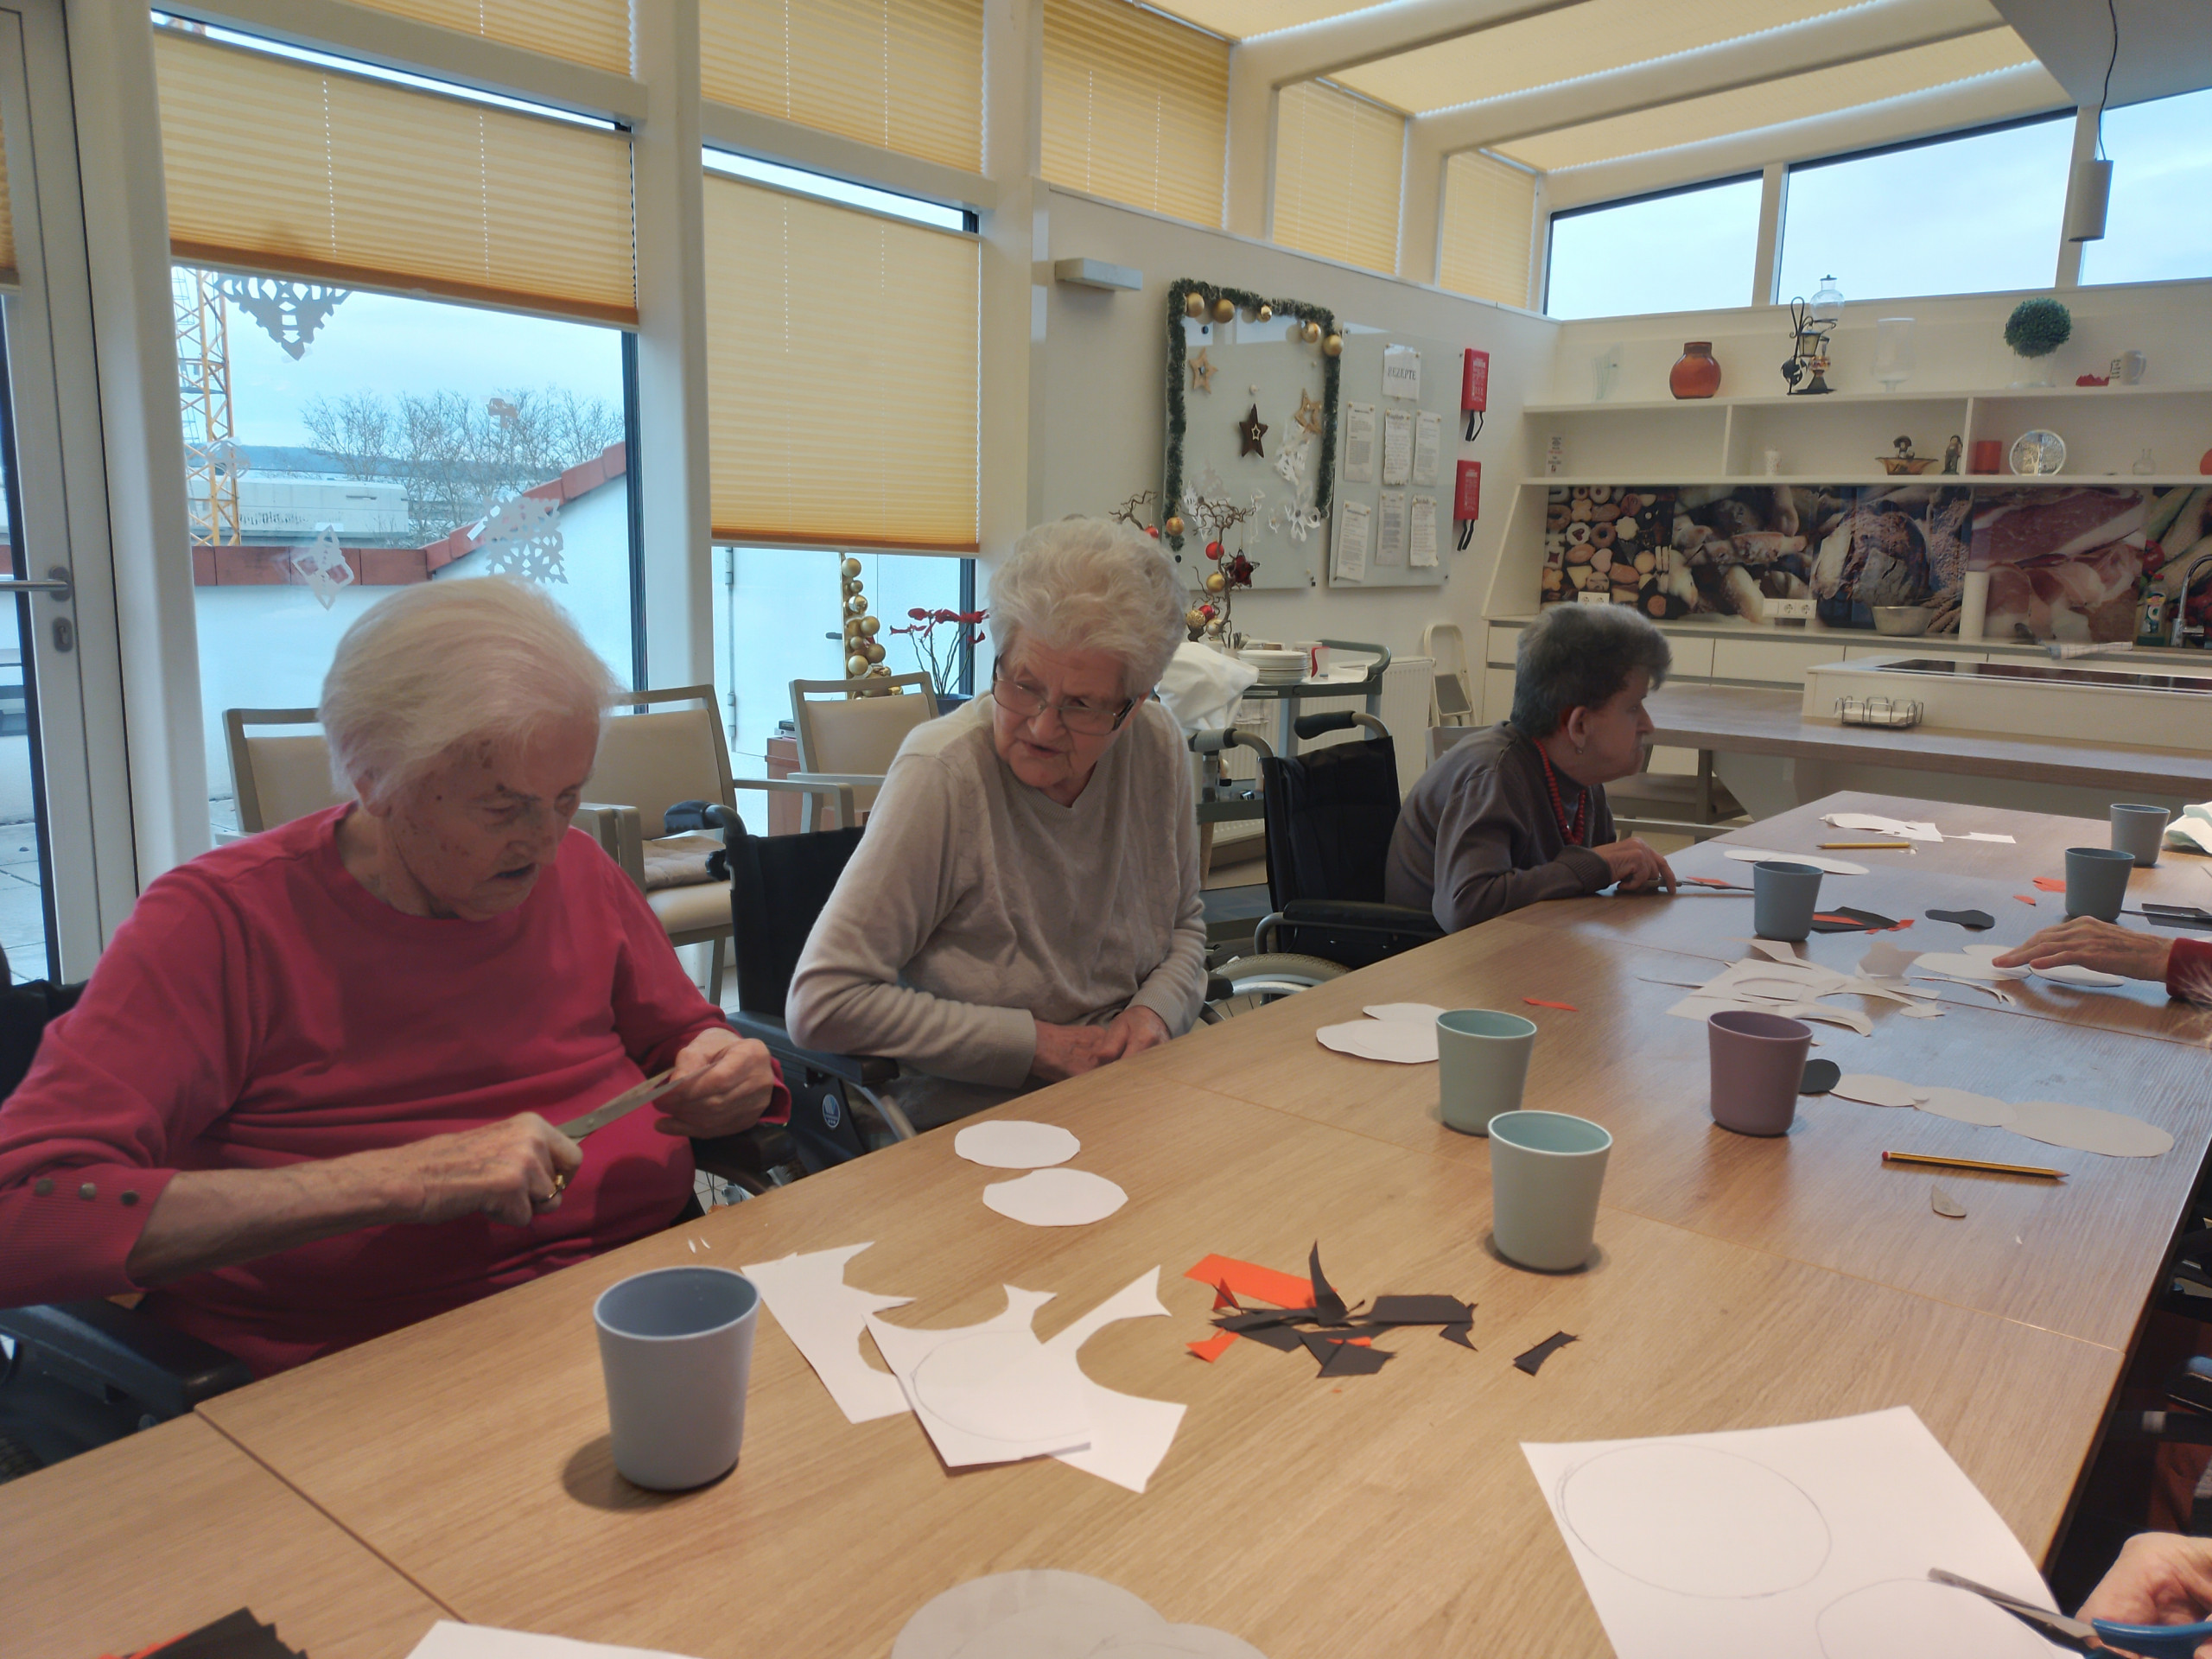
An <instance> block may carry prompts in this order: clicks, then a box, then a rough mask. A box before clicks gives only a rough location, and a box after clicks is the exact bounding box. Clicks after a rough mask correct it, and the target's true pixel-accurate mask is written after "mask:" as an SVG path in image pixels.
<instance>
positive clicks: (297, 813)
mask: <svg viewBox="0 0 2212 1659" xmlns="http://www.w3.org/2000/svg"><path fill="white" fill-rule="evenodd" d="M249 726H257V727H263V728H267V727H271V726H314V727H316V728H318V729H317V730H315V731H313V732H288V733H283V734H262V735H251V734H248V732H247V730H246V728H248V727H249ZM320 727H321V721H319V720H318V718H317V717H316V715H315V710H314V709H224V710H223V734H224V735H225V737H226V739H227V740H228V741H229V745H230V751H231V783H232V788H233V789H234V790H235V791H236V792H237V795H238V829H239V831H240V833H241V834H244V835H249V836H252V835H258V834H259V833H260V832H261V831H262V830H264V829H274V828H275V827H276V826H277V825H278V824H280V823H290V822H291V821H292V820H293V819H294V818H303V817H307V815H308V813H310V812H320V811H321V810H322V809H323V808H325V807H326V806H336V805H337V804H339V803H340V801H343V800H345V799H346V798H347V797H346V793H345V791H342V790H340V788H339V787H338V785H335V784H334V783H333V782H331V780H330V746H329V745H328V744H327V743H326V742H324V741H323V736H322V733H321V729H320Z"/></svg>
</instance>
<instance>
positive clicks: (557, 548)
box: [476, 495, 569, 583]
mask: <svg viewBox="0 0 2212 1659" xmlns="http://www.w3.org/2000/svg"><path fill="white" fill-rule="evenodd" d="M476 533H477V545H478V547H479V548H480V550H481V551H482V552H483V554H484V573H485V575H493V576H520V577H521V578H522V579H523V580H524V581H525V582H541V583H543V582H566V581H568V579H569V568H568V566H567V564H566V563H564V562H563V559H562V557H561V550H562V546H563V537H562V534H561V509H560V506H559V505H558V504H557V503H556V502H552V501H548V500H546V499H544V498H543V496H537V495H511V496H509V497H507V498H506V499H505V500H503V501H501V502H499V504H498V505H495V506H494V507H493V509H492V511H491V512H488V513H486V514H485V515H484V519H483V522H482V524H480V525H479V526H478V528H477V532H476Z"/></svg>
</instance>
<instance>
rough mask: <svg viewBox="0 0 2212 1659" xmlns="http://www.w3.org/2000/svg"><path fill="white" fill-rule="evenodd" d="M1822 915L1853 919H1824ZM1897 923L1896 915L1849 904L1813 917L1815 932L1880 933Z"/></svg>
mask: <svg viewBox="0 0 2212 1659" xmlns="http://www.w3.org/2000/svg"><path fill="white" fill-rule="evenodd" d="M1822 916H1847V917H1849V918H1851V919H1850V920H1849V921H1834V922H1831V921H1823V920H1821V917H1822ZM1896 925H1897V918H1896V917H1894V916H1882V915H1878V914H1876V913H1875V912H1873V911H1871V910H1855V909H1853V907H1852V906H1849V905H1838V906H1835V908H1834V909H1833V910H1826V911H1822V912H1821V915H1820V916H1815V917H1814V918H1813V931H1814V932H1815V933H1878V932H1881V931H1884V930H1885V929H1887V928H1892V927H1895V926H1896Z"/></svg>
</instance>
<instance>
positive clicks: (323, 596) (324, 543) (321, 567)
mask: <svg viewBox="0 0 2212 1659" xmlns="http://www.w3.org/2000/svg"><path fill="white" fill-rule="evenodd" d="M287 563H289V564H290V565H291V567H292V569H295V570H296V571H298V572H299V574H300V576H301V578H302V580H303V581H304V582H306V583H307V585H308V592H309V593H311V594H314V595H315V598H316V600H317V601H319V602H320V603H321V606H322V608H323V609H324V610H326V611H327V610H328V609H329V608H330V607H332V606H333V605H334V604H336V603H337V602H338V595H339V594H341V593H343V592H344V591H345V590H346V588H351V587H352V586H353V583H354V582H356V581H358V580H359V578H358V577H356V576H355V575H353V566H352V565H350V564H348V563H346V555H345V554H344V553H343V552H341V551H340V550H339V546H338V526H337V525H335V524H317V525H316V526H315V540H313V541H311V542H309V543H308V544H307V545H306V546H305V547H296V548H294V549H293V550H292V554H291V557H290V558H289V560H288V561H287Z"/></svg>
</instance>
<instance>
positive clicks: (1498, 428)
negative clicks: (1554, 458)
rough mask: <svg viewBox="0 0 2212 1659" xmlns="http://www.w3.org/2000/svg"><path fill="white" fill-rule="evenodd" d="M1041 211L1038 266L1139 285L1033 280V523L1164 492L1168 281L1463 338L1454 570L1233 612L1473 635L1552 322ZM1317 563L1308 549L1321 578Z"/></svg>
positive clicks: (1295, 262) (1251, 622) (1402, 632)
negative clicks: (1472, 440)
mask: <svg viewBox="0 0 2212 1659" xmlns="http://www.w3.org/2000/svg"><path fill="white" fill-rule="evenodd" d="M1040 211H1041V212H1042V213H1043V214H1044V215H1046V218H1047V220H1048V223H1047V226H1046V228H1047V230H1048V232H1049V238H1048V239H1049V252H1045V251H1043V250H1040V253H1043V257H1045V258H1046V260H1047V261H1051V260H1058V259H1071V258H1079V257H1090V258H1094V259H1103V260H1107V261H1109V262H1111V263H1113V264H1120V265H1134V266H1136V267H1138V268H1139V269H1141V270H1142V271H1143V272H1144V282H1145V285H1144V291H1143V292H1142V293H1141V294H1140V293H1130V292H1122V293H1109V292H1107V291H1105V290H1103V289H1090V288H1078V287H1075V286H1072V285H1071V284H1068V283H1053V282H1052V279H1051V266H1050V264H1049V263H1047V264H1045V265H1044V266H1042V267H1041V274H1040V275H1039V277H1038V279H1037V280H1038V281H1039V283H1042V284H1045V285H1046V295H1047V298H1046V305H1045V311H1044V322H1043V330H1042V337H1041V338H1040V339H1039V340H1037V341H1036V343H1035V346H1034V347H1033V349H1034V350H1035V352H1036V353H1037V354H1038V356H1039V359H1040V360H1041V365H1042V372H1041V373H1039V375H1038V376H1037V377H1035V378H1036V381H1037V383H1038V384H1039V385H1041V387H1042V400H1041V402H1040V403H1039V405H1038V407H1037V408H1036V410H1035V411H1034V417H1033V426H1032V431H1031V435H1030V465H1031V473H1032V476H1031V501H1032V515H1031V516H1032V518H1033V519H1039V520H1041V519H1047V518H1059V517H1062V516H1063V515H1065V514H1067V513H1071V512H1092V513H1096V512H1105V511H1107V510H1108V509H1109V508H1110V507H1113V506H1115V505H1118V504H1119V503H1120V502H1121V501H1122V499H1124V498H1126V497H1128V496H1129V495H1131V494H1133V493H1135V492H1137V491H1139V490H1142V489H1147V488H1150V489H1154V490H1157V489H1158V488H1159V487H1160V474H1161V471H1162V460H1163V455H1164V446H1165V444H1166V380H1165V378H1164V373H1165V363H1166V358H1165V353H1166V343H1165V342H1166V315H1167V313H1166V306H1167V288H1168V284H1169V283H1172V282H1173V281H1174V280H1175V279H1177V278H1178V277H1195V278H1198V279H1199V280H1202V281H1208V282H1214V283H1224V284H1227V285H1229V286H1231V287H1241V288H1249V289H1255V290H1257V291H1259V292H1261V293H1265V294H1278V295H1282V296H1287V297H1291V298H1296V299H1302V300H1306V301H1310V302H1313V303H1315V304H1319V305H1325V306H1328V307H1330V308H1332V310H1334V311H1335V313H1336V314H1337V316H1338V319H1339V320H1340V321H1344V322H1349V323H1363V324H1367V325H1370V326H1371V327H1382V328H1401V329H1404V330H1405V331H1407V332H1408V333H1409V334H1421V335H1424V336H1427V338H1430V339H1439V340H1457V341H1459V342H1460V343H1462V344H1464V345H1467V346H1478V347H1480V348H1482V349H1483V350H1485V351H1487V352H1489V353H1490V354H1491V372H1490V410H1489V415H1488V417H1487V422H1486V424H1485V426H1484V432H1483V436H1482V438H1481V440H1480V441H1479V442H1478V443H1477V444H1476V445H1475V446H1474V447H1473V448H1471V449H1462V450H1460V451H1459V453H1460V454H1463V455H1466V456H1469V457H1471V458H1472V459H1475V460H1478V461H1481V462H1482V463H1483V486H1484V487H1483V516H1482V518H1481V520H1480V521H1479V522H1478V524H1477V527H1476V531H1475V537H1474V541H1473V543H1472V545H1471V547H1470V548H1469V549H1468V550H1467V551H1466V552H1465V553H1460V552H1458V551H1456V550H1454V549H1453V547H1452V544H1451V543H1446V548H1445V550H1443V552H1442V554H1441V557H1442V558H1443V559H1444V560H1445V561H1446V563H1447V567H1448V569H1449V570H1450V572H1451V575H1450V579H1449V580H1448V581H1447V582H1446V583H1445V584H1444V585H1443V586H1442V587H1441V588H1383V589H1377V590H1376V591H1374V592H1360V591H1357V590H1356V589H1346V588H1330V587H1328V586H1326V585H1325V579H1324V585H1322V586H1319V587H1316V588H1308V589H1306V590H1304V591H1302V592H1300V591H1280V590H1259V591H1255V592H1249V593H1244V594H1239V595H1238V596H1237V599H1236V620H1237V625H1238V626H1239V627H1241V628H1243V629H1244V630H1245V631H1246V632H1254V633H1258V634H1260V635H1262V636H1263V637H1268V638H1281V639H1313V638H1318V637H1320V636H1324V635H1326V636H1328V637H1331V638H1334V639H1373V640H1377V641H1380V642H1381V643H1382V644H1383V645H1388V646H1389V647H1390V648H1391V649H1392V650H1393V651H1394V652H1399V653H1401V654H1410V653H1412V652H1415V651H1417V650H1418V649H1419V648H1420V645H1421V628H1422V626H1424V625H1425V624H1427V623H1428V622H1431V621H1434V620H1453V621H1457V622H1459V624H1460V626H1462V627H1464V628H1465V629H1466V630H1467V631H1468V637H1469V640H1470V644H1471V645H1473V644H1474V643H1475V641H1476V640H1477V639H1478V634H1477V629H1478V626H1479V623H1480V621H1481V616H1482V600H1483V593H1484V588H1486V587H1487V585H1488V583H1489V580H1490V568H1491V563H1492V562H1493V561H1494V560H1495V559H1496V557H1497V541H1498V532H1499V531H1500V529H1501V528H1502V526H1503V524H1504V519H1505V505H1506V502H1507V500H1508V499H1509V498H1510V486H1511V483H1512V482H1513V480H1514V478H1515V477H1516V475H1517V468H1518V465H1519V452H1518V446H1517V439H1518V435H1519V431H1520V426H1521V420H1520V410H1521V404H1522V401H1523V400H1524V398H1526V397H1529V396H1530V395H1531V391H1532V387H1533V388H1534V389H1535V391H1542V390H1544V389H1545V388H1547V387H1548V385H1549V384H1550V378H1551V359H1552V340H1553V338H1554V335H1555V334H1557V333H1558V331H1559V327H1560V325H1559V324H1557V323H1555V322H1553V321H1550V320H1549V319H1548V318H1545V317H1539V316H1535V315H1530V314H1529V313H1528V312H1524V311H1515V310H1510V309H1509V308H1505V307H1503V306H1498V305H1493V304H1491V303H1489V302H1486V301H1482V300H1471V299H1466V298H1463V297H1461V296H1458V295H1453V294H1446V293H1445V292H1443V291H1442V290H1441V289H1434V288H1427V287H1422V286H1421V285H1418V284H1415V283H1407V282H1402V281H1400V280H1399V279H1398V278H1396V277H1384V276H1380V275H1376V274H1375V273H1372V272H1368V271H1361V270H1354V269H1352V268H1351V267H1350V266H1348V265H1341V264H1336V263H1334V262H1332V261H1330V260H1325V259H1316V258H1313V257H1310V256H1308V255H1305V254H1300V253H1294V252H1292V251H1289V250H1288V249H1286V248H1278V247H1274V246H1271V245H1268V244H1267V243H1264V242H1255V241H1250V240H1248V239H1247V238H1243V237H1237V236H1231V235H1229V234H1227V233H1226V232H1219V231H1211V230H1205V229H1203V228H1201V227H1199V226H1194V225H1188V224H1184V223H1181V222H1179V221H1178V220H1174V219H1163V218H1160V217H1159V216H1158V215H1156V214H1153V213H1143V212H1141V211H1139V210H1137V209H1135V208H1128V207H1115V206H1111V205H1109V204H1108V203H1104V202H1101V201H1096V200H1092V199H1090V198H1088V197H1084V196H1079V195H1075V194H1071V193H1069V192H1067V191H1064V190H1058V189H1052V190H1048V191H1046V193H1045V196H1044V200H1043V207H1042V208H1041V210H1040ZM1778 356H1779V353H1777V358H1778ZM1673 360H1674V359H1673V358H1672V357H1669V359H1668V361H1669V363H1671V362H1672V361H1673ZM1456 539H1457V538H1456V537H1454V538H1453V540H1454V541H1456ZM1320 563H1321V562H1320V560H1319V557H1318V556H1317V557H1316V558H1315V560H1314V567H1315V571H1316V574H1317V575H1319V574H1320Z"/></svg>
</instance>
